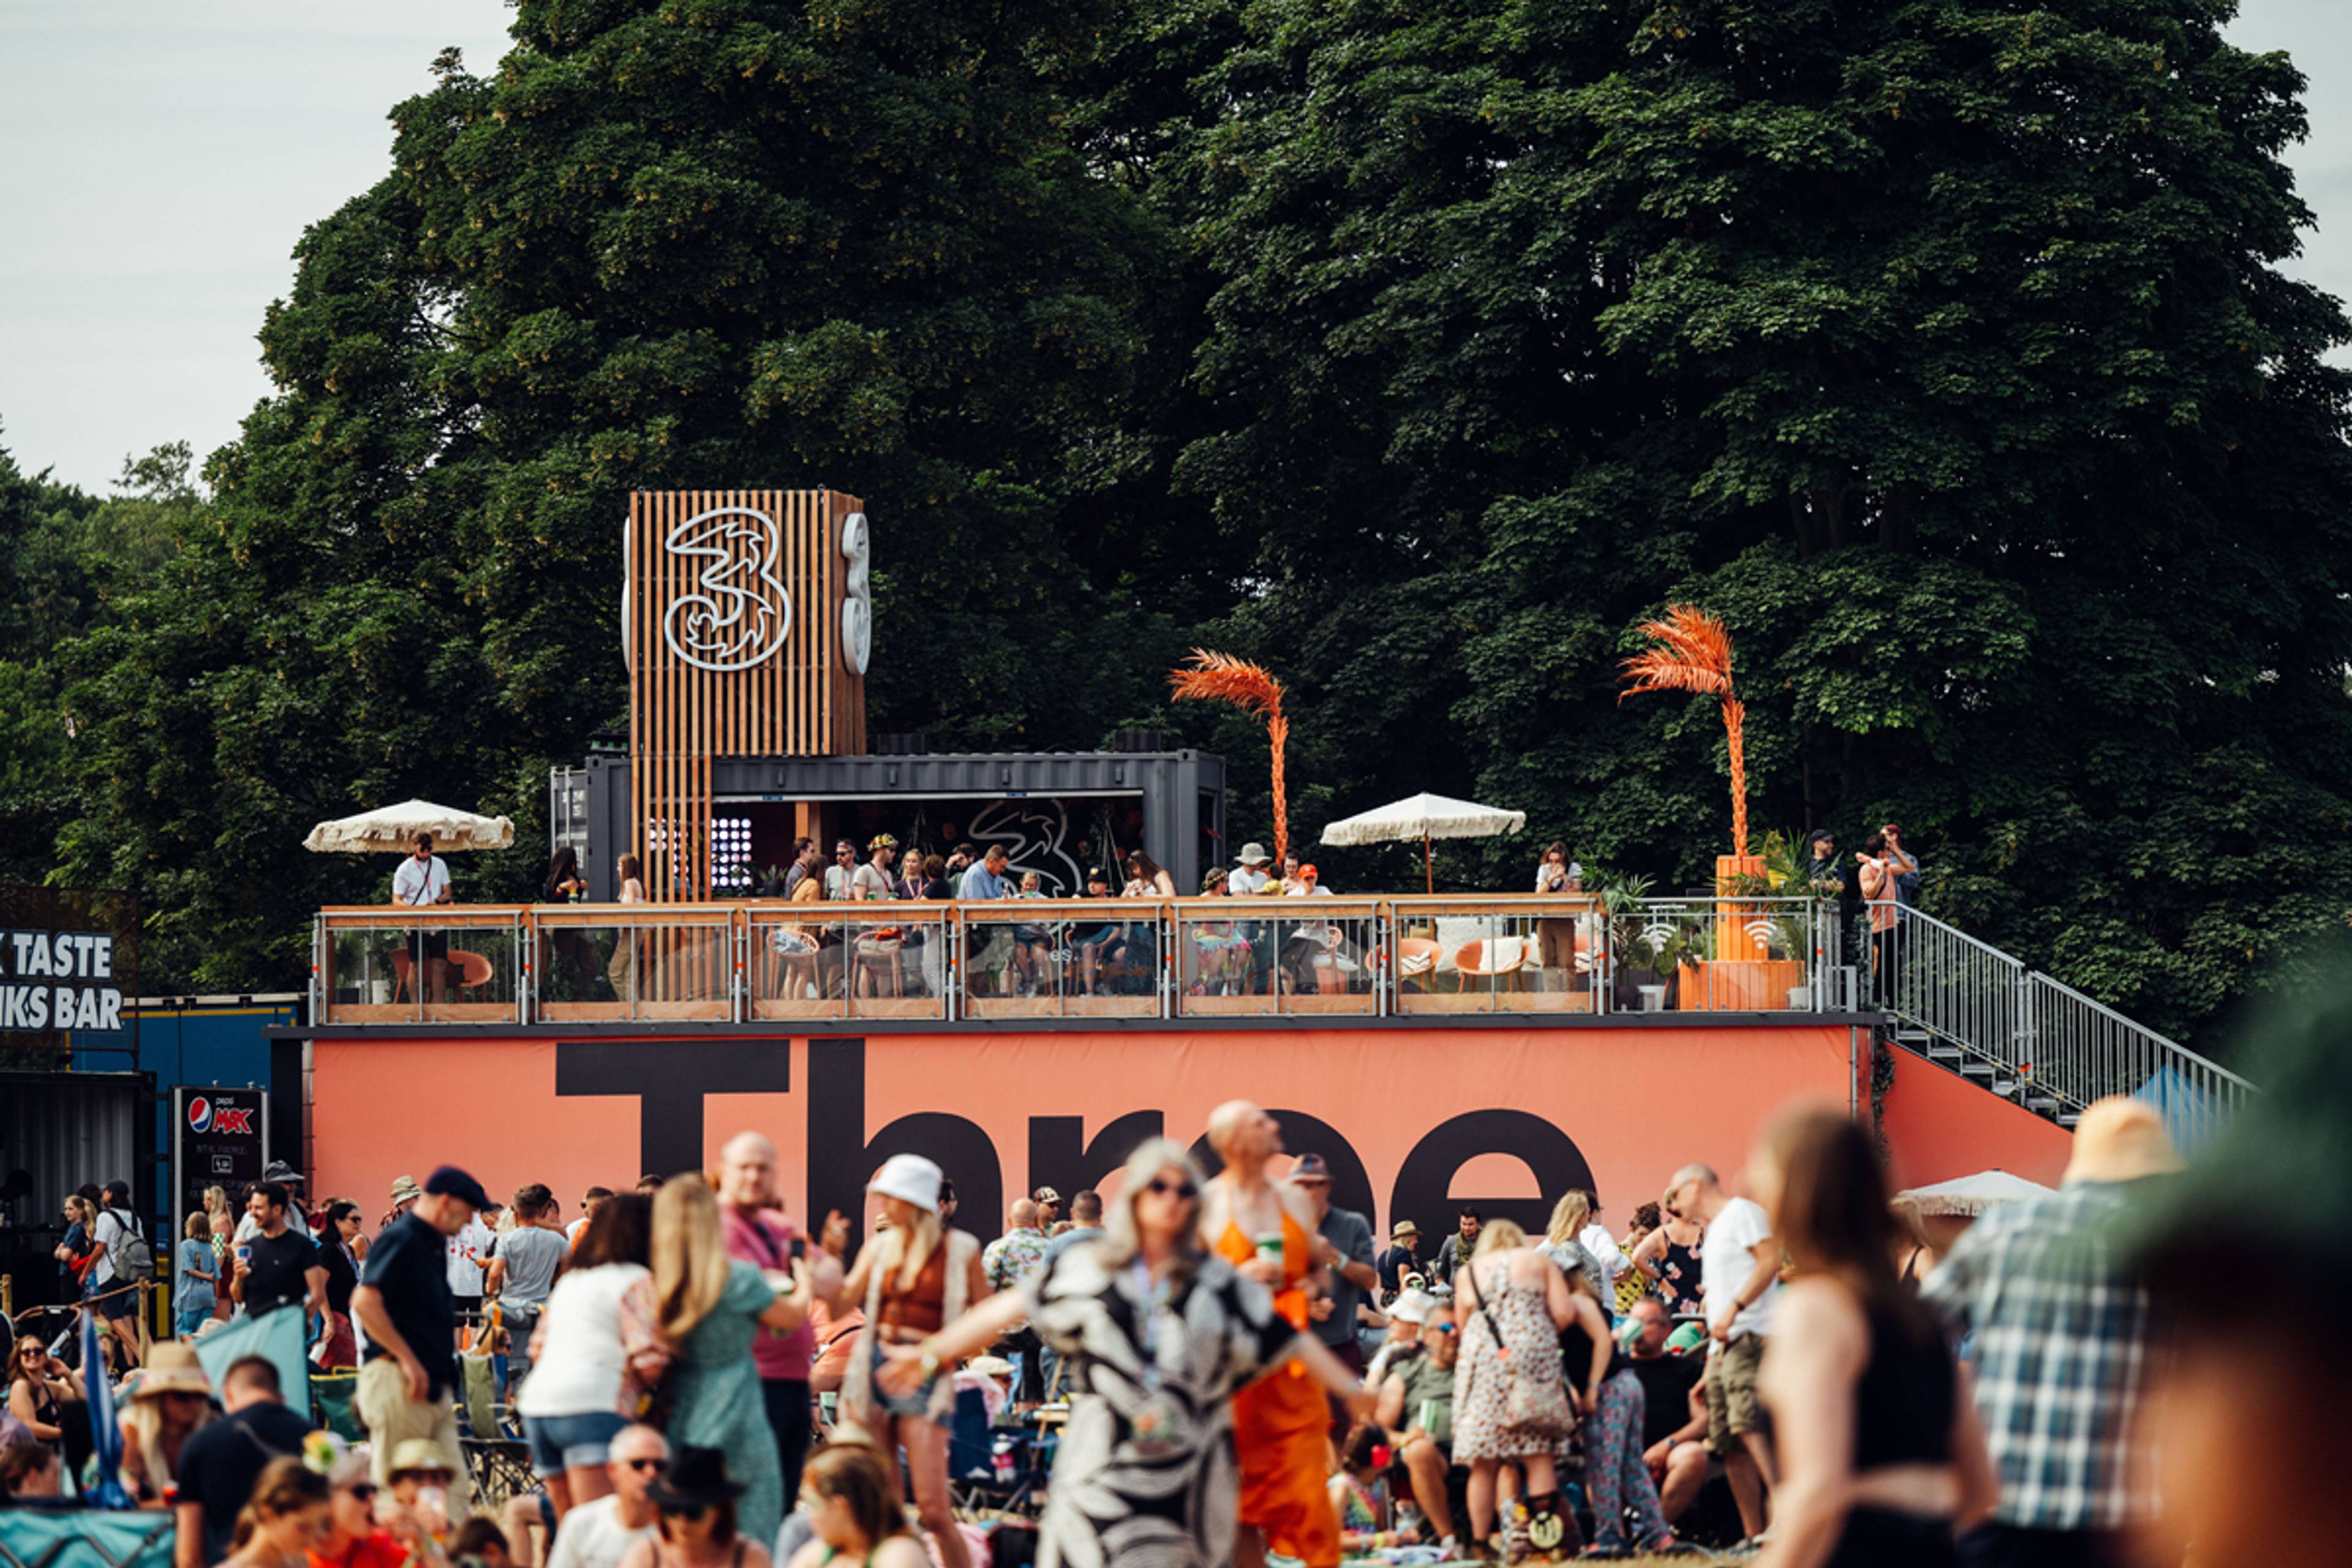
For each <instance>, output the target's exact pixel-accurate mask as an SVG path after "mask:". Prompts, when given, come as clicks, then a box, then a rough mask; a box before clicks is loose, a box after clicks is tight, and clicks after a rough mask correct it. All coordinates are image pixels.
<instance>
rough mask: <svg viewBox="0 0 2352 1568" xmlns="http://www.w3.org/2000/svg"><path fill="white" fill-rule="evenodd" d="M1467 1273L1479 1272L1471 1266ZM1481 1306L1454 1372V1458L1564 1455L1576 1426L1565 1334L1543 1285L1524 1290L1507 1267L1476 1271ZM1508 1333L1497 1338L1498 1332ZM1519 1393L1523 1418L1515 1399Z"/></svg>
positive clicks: (1470, 1312)
mask: <svg viewBox="0 0 2352 1568" xmlns="http://www.w3.org/2000/svg"><path fill="white" fill-rule="evenodd" d="M1463 1272H1464V1273H1465V1274H1471V1270H1470V1269H1469V1268H1467V1267H1466V1266H1465V1268H1464V1270H1463ZM1471 1284H1472V1287H1473V1289H1472V1291H1471V1292H1468V1293H1465V1292H1461V1291H1458V1290H1457V1292H1456V1298H1455V1299H1456V1302H1457V1308H1460V1307H1461V1306H1462V1305H1463V1304H1464V1296H1465V1294H1475V1296H1476V1299H1477V1302H1478V1305H1477V1306H1475V1307H1471V1308H1468V1309H1467V1316H1466V1317H1465V1319H1464V1320H1463V1321H1465V1322H1466V1323H1467V1324H1468V1325H1469V1326H1468V1327H1467V1328H1466V1329H1465V1330H1464V1331H1463V1334H1462V1359H1461V1361H1460V1362H1459V1363H1457V1364H1456V1365H1455V1367H1454V1463H1456V1464H1467V1463H1469V1462H1470V1461H1471V1460H1473V1459H1524V1458H1531V1457H1533V1456H1535V1455H1538V1454H1557V1453H1559V1447H1560V1441H1561V1439H1562V1437H1563V1436H1565V1435H1566V1434H1567V1433H1569V1432H1570V1431H1572V1430H1573V1429H1574V1428H1575V1426H1576V1415H1575V1412H1574V1410H1573V1408H1572V1407H1571V1406H1570V1405H1569V1403H1568V1391H1567V1389H1566V1387H1565V1386H1564V1385H1563V1384H1561V1382H1560V1375H1559V1329H1558V1328H1556V1327H1554V1326H1553V1324H1552V1321H1551V1312H1550V1310H1549V1308H1548V1307H1547V1306H1546V1304H1545V1289H1544V1287H1543V1286H1540V1285H1520V1284H1517V1283H1515V1282H1514V1281H1513V1280H1512V1279H1511V1278H1510V1270H1509V1269H1508V1268H1506V1267H1504V1266H1503V1265H1501V1264H1496V1263H1488V1264H1487V1265H1486V1267H1485V1268H1484V1270H1483V1271H1481V1272H1478V1273H1475V1274H1471ZM1497 1329H1499V1330H1500V1331H1501V1337H1500V1338H1499V1339H1497V1337H1496V1330H1497ZM1515 1385H1517V1388H1518V1397H1519V1400H1520V1408H1519V1418H1518V1419H1517V1420H1514V1419H1513V1417H1512V1411H1511V1400H1512V1394H1513V1390H1514V1386H1515Z"/></svg>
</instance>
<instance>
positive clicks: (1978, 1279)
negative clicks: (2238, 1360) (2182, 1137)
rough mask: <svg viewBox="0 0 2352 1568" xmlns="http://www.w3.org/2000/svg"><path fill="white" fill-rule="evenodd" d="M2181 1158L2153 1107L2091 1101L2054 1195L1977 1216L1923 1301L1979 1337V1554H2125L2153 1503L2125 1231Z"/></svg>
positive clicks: (2139, 1290) (2088, 1558) (2144, 1302)
mask: <svg viewBox="0 0 2352 1568" xmlns="http://www.w3.org/2000/svg"><path fill="white" fill-rule="evenodd" d="M2181 1168H2182V1163H2181V1159H2180V1156H2179V1154H2178V1153H2177V1152H2175V1151H2174V1150H2173V1147H2172V1142H2171V1140H2170V1139H2169V1138H2168V1136H2167V1135H2166V1133H2165V1131H2164V1123H2163V1121H2162V1120H2161V1118H2159V1117H2158V1114H2157V1110H2156V1108H2155V1107H2154V1106H2152V1105H2149V1104H2148V1103H2147V1101H2145V1100H2134V1099H2130V1098H2127V1097H2124V1096H2119V1095H2118V1096H2111V1097H2110V1098H2108V1099H2105V1100H2100V1101H2098V1102H2097V1103H2095V1104H2094V1105H2093V1106H2091V1107H2090V1108H2089V1109H2088V1110H2084V1112H2083V1119H2082V1121H2081V1122H2080V1123H2078V1124H2077V1125H2076V1127H2075V1129H2074V1155H2073V1157H2072V1158H2071V1159H2070V1160H2069V1161H2068V1162H2067V1164H2066V1173H2065V1176H2064V1178H2063V1181H2062V1182H2061V1184H2060V1185H2059V1188H2058V1190H2057V1191H2056V1192H2054V1193H2051V1194H2047V1195H2046V1196H2042V1197H2036V1198H2028V1199H2025V1200H2024V1201H2023V1202H2021V1203H2013V1204H2007V1205H2002V1206H2001V1207H2000V1208H1997V1209H1995V1210H1993V1211H1992V1212H1991V1213H1990V1214H1987V1215H1985V1216H1984V1217H1983V1218H1981V1219H1979V1220H1978V1221H1977V1222H1976V1224H1974V1225H1972V1226H1969V1229H1968V1231H1967V1232H1966V1233H1965V1234H1964V1235H1962V1236H1961V1237H1960V1238H1959V1240H1958V1241H1957V1242H1955V1243H1954V1244H1953V1246H1952V1250H1951V1251H1950V1252H1949V1253H1948V1254H1946V1255H1945V1258H1944V1260H1943V1261H1942V1262H1941V1263H1940V1264H1938V1265H1937V1268H1936V1271H1935V1272H1934V1273H1933V1274H1930V1275H1929V1276H1927V1283H1926V1284H1925V1285H1924V1286H1922V1287H1921V1289H1920V1292H1919V1294H1920V1299H1921V1300H1924V1301H1926V1302H1927V1304H1928V1305H1929V1306H1931V1307H1933V1308H1935V1309H1936V1310H1938V1311H1940V1312H1941V1313H1942V1314H1943V1315H1944V1317H1945V1318H1946V1320H1947V1321H1948V1323H1949V1325H1950V1327H1951V1328H1952V1329H1953V1330H1954V1331H1956V1332H1958V1333H1959V1334H1962V1335H1965V1336H1968V1337H1969V1339H1970V1340H1971V1341H1972V1343H1970V1344H1969V1346H1968V1347H1966V1348H1967V1353H1968V1358H1969V1360H1970V1361H1971V1362H1972V1363H1974V1364H1975V1371H1976V1379H1975V1385H1974V1389H1973V1393H1974V1395H1975V1399H1976V1405H1977V1411H1978V1413H1979V1415H1981V1416H1982V1417H1983V1420H1984V1426H1985V1435H1986V1438H1987V1446H1988V1447H1989V1448H1990V1450H1991V1454H1992V1462H1993V1469H1994V1471H1995V1473H1996V1475H1997V1476H1998V1477H1999V1479H2000V1501H1999V1502H1998V1504H1997V1505H1996V1506H1995V1508H1994V1510H1993V1516H1992V1519H1991V1521H1990V1522H1989V1523H1987V1524H1985V1525H1984V1526H1983V1527H1982V1528H1981V1529H1979V1531H1976V1532H1975V1533H1974V1535H1973V1536H1971V1537H1970V1538H1969V1540H1968V1541H1967V1542H1965V1543H1964V1545H1963V1556H1964V1558H1966V1559H1967V1560H1968V1561H1969V1562H1970V1563H1983V1564H1987V1565H1990V1568H2006V1565H2008V1564H2012V1563H2014V1564H2020V1565H2023V1564H2029V1563H2104V1562H2120V1561H2121V1560H2122V1558H2123V1537H2124V1533H2125V1532H2126V1531H2130V1530H2135V1529H2137V1528H2138V1527H2140V1526H2142V1525H2144V1524H2146V1523H2147V1521H2148V1520H2149V1519H2150V1518H2151V1517H2153V1515H2154V1513H2155V1511H2156V1498H2155V1496H2154V1493H2153V1491H2152V1490H2151V1489H2150V1486H2149V1480H2150V1477H2149V1474H2148V1466H2147V1463H2146V1462H2145V1456H2144V1455H2142V1454H2140V1453H2137V1452H2136V1451H2135V1439H2134V1436H2133V1433H2134V1426H2135V1423H2136V1422H2137V1420H2138V1419H2139V1417H2140V1415H2141V1412H2142V1408H2143V1405H2144V1401H2145V1392H2146V1391H2145V1390H2144V1389H2143V1387H2142V1385H2141V1376H2142V1372H2143V1369H2144V1368H2145V1367H2146V1365H2147V1360H2148V1297H2147V1289H2145V1287H2144V1286H2143V1284H2142V1282H2141V1280H2140V1278H2139V1275H2138V1272H2137V1268H2136V1266H2135V1264H2134V1262H2133V1259H2132V1258H2131V1257H2130V1255H2129V1253H2128V1252H2127V1251H2126V1248H2125V1247H2124V1246H2123V1245H2122V1242H2121V1238H2120V1237H2119V1236H2118V1235H2117V1231H2118V1227H2119V1226H2120V1225H2121V1224H2122V1223H2123V1222H2125V1221H2126V1220H2127V1219H2128V1217H2129V1216H2130V1215H2131V1214H2132V1213H2133V1211H2134V1210H2136V1209H2138V1208H2140V1207H2141V1206H2142V1205H2147V1204H2148V1203H2149V1202H2151V1201H2152V1199H2153V1198H2154V1197H2155V1195H2156V1188H2157V1187H2158V1186H2160V1184H2158V1183H2156V1182H2155V1178H2158V1177H2162V1176H2167V1175H2169V1174H2171V1173H2175V1172H2178V1171H2179V1170H2180V1169H2181Z"/></svg>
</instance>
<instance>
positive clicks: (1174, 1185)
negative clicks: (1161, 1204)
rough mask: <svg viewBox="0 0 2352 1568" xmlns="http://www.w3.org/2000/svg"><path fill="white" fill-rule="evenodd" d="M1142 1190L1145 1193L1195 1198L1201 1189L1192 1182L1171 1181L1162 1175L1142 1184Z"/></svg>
mask: <svg viewBox="0 0 2352 1568" xmlns="http://www.w3.org/2000/svg"><path fill="white" fill-rule="evenodd" d="M1143 1190H1144V1191H1145V1192H1147V1193H1158V1194H1160V1196H1162V1197H1167V1196H1169V1195H1171V1194H1173V1195H1175V1196H1177V1197H1180V1198H1197V1197H1199V1196H1200V1195H1201V1189H1200V1188H1198V1187H1196V1186H1194V1185H1193V1184H1192V1183H1190V1182H1171V1181H1169V1180H1168V1179H1167V1178H1165V1177H1163V1176H1155V1177H1153V1178H1152V1179H1151V1180H1150V1181H1149V1182H1146V1183H1145V1184H1143Z"/></svg>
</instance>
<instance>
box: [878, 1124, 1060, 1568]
mask: <svg viewBox="0 0 2352 1568" xmlns="http://www.w3.org/2000/svg"><path fill="white" fill-rule="evenodd" d="M946 1179H947V1177H946V1173H944V1172H942V1171H941V1170H940V1168H939V1166H937V1165H936V1164H933V1163H931V1162H930V1161H929V1160H926V1159H924V1158H923V1157H922V1156H921V1155H920V1154H893V1155H891V1156H890V1158H888V1159H887V1160H886V1161H884V1162H883V1163H882V1168H881V1169H880V1170H879V1171H877V1172H876V1173H874V1179H873V1181H871V1182H869V1183H868V1184H866V1191H867V1192H868V1193H871V1194H873V1195H874V1196H875V1197H876V1198H877V1199H879V1200H880V1202H881V1210H882V1215H883V1217H884V1218H887V1220H888V1221H889V1222H890V1228H889V1229H888V1230H887V1231H886V1232H883V1233H882V1234H880V1235H878V1236H877V1237H874V1238H873V1239H872V1240H870V1241H868V1242H867V1243H866V1246H865V1247H864V1248H862V1249H861V1250H860V1251H859V1252H858V1254H857V1261H856V1263H854V1264H852V1265H851V1266H850V1269H849V1276H848V1278H847V1279H845V1280H843V1281H842V1285H841V1290H840V1293H839V1295H838V1296H837V1297H836V1298H835V1302H836V1303H838V1302H842V1301H848V1302H857V1303H862V1304H863V1307H864V1310H865V1313H866V1327H865V1328H864V1329H862V1330H860V1331H859V1335H858V1338H859V1343H858V1346H857V1348H856V1350H855V1351H853V1352H851V1353H850V1357H849V1371H848V1373H847V1375H846V1376H845V1378H844V1379H843V1380H842V1386H841V1404H842V1409H843V1411H844V1413H845V1415H846V1417H847V1419H848V1420H849V1421H850V1422H852V1423H853V1424H855V1425H856V1426H857V1427H859V1428H860V1429H861V1430H862V1431H863V1432H865V1433H866V1434H867V1435H868V1436H871V1437H872V1438H874V1439H875V1440H876V1441H877V1444H878V1446H880V1447H882V1448H883V1449H884V1450H885V1451H886V1452H887V1450H888V1449H889V1448H890V1447H893V1446H894V1445H895V1446H896V1447H902V1448H904V1449H905V1450H906V1454H907V1473H908V1476H909V1477H910V1478H911V1479H912V1480H913V1483H914V1493H915V1498H914V1501H915V1508H916V1511H917V1512H918V1513H919V1514H920V1515H921V1516H922V1521H923V1527H924V1528H925V1529H926V1530H929V1531H930V1532H931V1536H932V1538H933V1539H934V1540H936V1541H937V1542H939V1544H940V1568H971V1561H970V1558H969V1555H968V1554H967V1553H966V1552H965V1550H964V1543H963V1536H962V1533H961V1531H958V1530H957V1528H956V1521H955V1510H954V1500H953V1498H952V1496H951V1495H950V1492H949V1489H948V1426H949V1424H950V1420H951V1419H952V1417H953V1415H954V1410H955V1380H954V1379H953V1378H951V1377H948V1376H944V1375H942V1373H944V1372H945V1371H946V1370H947V1369H946V1368H945V1367H944V1366H943V1365H942V1364H941V1363H940V1362H938V1361H937V1360H931V1361H929V1362H927V1363H926V1364H925V1365H924V1366H923V1368H922V1376H921V1378H920V1379H919V1381H918V1383H917V1384H916V1385H915V1386H914V1387H912V1388H910V1389H908V1391H907V1392H905V1393H893V1392H891V1391H889V1390H887V1389H885V1388H884V1387H882V1386H881V1385H880V1384H877V1382H876V1381H875V1377H874V1374H875V1373H876V1372H877V1370H878V1369H879V1368H880V1367H881V1366H882V1364H883V1363H884V1362H885V1361H886V1360H887V1359H888V1356H889V1353H890V1351H891V1349H892V1347H894V1346H901V1345H911V1344H917V1343H919V1342H922V1341H923V1340H924V1339H925V1338H927V1337H928V1336H929V1335H931V1334H935V1333H937V1332H938V1331H940V1327H941V1326H942V1325H943V1324H947V1323H951V1322H953V1321H956V1320H957V1319H959V1318H961V1317H962V1316H963V1314H964V1310H965V1309H966V1308H968V1307H970V1306H971V1305H972V1304H973V1303H975V1302H978V1301H981V1300H985V1299H986V1298H987V1297H988V1296H989V1295H991V1294H992V1292H991V1290H990V1289H989V1284H988V1276H987V1274H986V1272H985V1270H983V1268H982V1266H981V1259H980V1253H981V1248H980V1243H979V1241H978V1240H977V1239H975V1238H974V1237H971V1236H970V1235H968V1234H966V1233H965V1232H963V1231H961V1230H953V1229H950V1228H949V1227H948V1226H946V1225H945V1224H944V1223H943V1221H942V1220H941V1218H940V1187H941V1185H942V1184H944V1183H945V1181H946ZM1032 1201H1033V1202H1041V1201H1051V1202H1053V1203H1055V1204H1057V1205H1058V1204H1059V1203H1060V1202H1061V1194H1059V1193H1056V1192H1055V1191H1054V1190H1053V1189H1052V1188H1050V1187H1040V1188H1039V1189H1038V1196H1037V1198H1035V1199H1033V1200H1032Z"/></svg>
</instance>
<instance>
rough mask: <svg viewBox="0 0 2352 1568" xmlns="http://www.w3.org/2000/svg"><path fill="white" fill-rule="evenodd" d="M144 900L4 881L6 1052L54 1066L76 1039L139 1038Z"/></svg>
mask: <svg viewBox="0 0 2352 1568" xmlns="http://www.w3.org/2000/svg"><path fill="white" fill-rule="evenodd" d="M138 995H139V905H138V901H137V900H134V899H133V898H131V895H130V894H128V893H122V892H115V891H110V890H108V889H89V888H36V887H27V886H24V885H20V884H17V883H14V882H0V1056H6V1057H8V1058H11V1059H13V1060H14V1061H16V1063H18V1064H19V1065H44V1066H46V1065H51V1064H52V1063H53V1062H55V1060H56V1055H55V1054H56V1053H61V1052H62V1051H63V1050H64V1049H65V1048H66V1047H67V1045H68V1038H69V1037H72V1039H73V1043H75V1044H78V1045H81V1046H85V1047H111V1048H121V1047H127V1046H129V1045H130V1044H131V1029H132V1026H133V1019H132V1014H133V1013H134V1011H135V1010H136V998H137V997H138Z"/></svg>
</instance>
